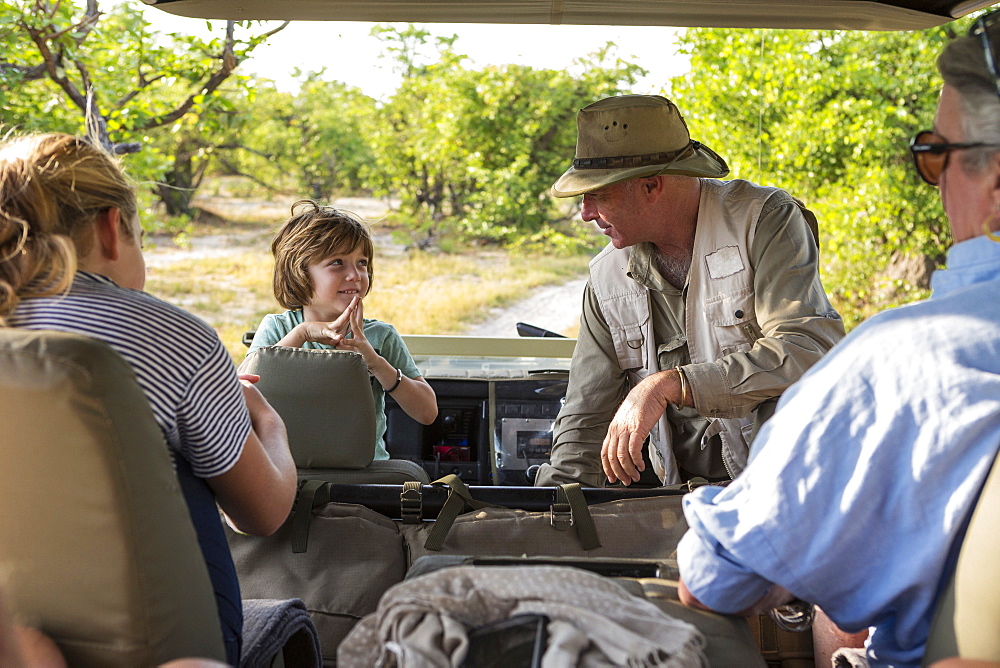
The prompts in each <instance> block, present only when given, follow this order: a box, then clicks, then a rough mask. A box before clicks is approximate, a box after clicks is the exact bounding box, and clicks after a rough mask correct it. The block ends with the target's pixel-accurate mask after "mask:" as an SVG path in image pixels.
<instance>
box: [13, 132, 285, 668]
mask: <svg viewBox="0 0 1000 668" xmlns="http://www.w3.org/2000/svg"><path fill="white" fill-rule="evenodd" d="M141 239H142V230H141V227H140V225H139V219H138V215H137V206H136V199H135V192H134V189H133V187H132V185H131V184H130V182H129V180H128V179H127V178H126V176H125V174H124V173H123V172H122V170H121V169H120V167H119V166H118V164H117V162H116V161H115V160H114V159H113V158H112V157H111V156H110V155H108V154H107V153H105V152H104V150H103V149H101V148H99V147H97V146H95V145H94V144H92V143H91V142H89V141H87V140H85V139H81V138H78V137H73V136H70V135H64V134H40V135H29V136H23V137H15V138H9V139H7V140H6V141H3V142H2V143H0V326H4V327H13V328H23V329H32V330H57V331H63V332H75V333H78V334H83V335H86V336H90V337H93V338H96V339H101V340H103V341H105V342H106V343H107V344H109V345H110V346H111V347H112V348H113V349H114V350H116V351H117V352H118V353H119V354H120V355H121V356H122V357H123V358H124V359H125V360H126V361H127V362H128V363H129V364H130V365H131V366H132V368H133V370H134V371H135V375H136V378H137V380H138V382H139V385H140V387H141V388H142V390H143V391H144V393H145V394H146V396H147V398H148V399H149V402H150V406H151V408H152V410H153V414H154V417H155V419H156V422H157V424H158V425H159V426H160V428H161V430H162V431H163V435H164V439H165V440H166V443H167V445H168V447H169V449H170V452H171V455H172V457H173V460H174V463H175V466H176V469H177V473H178V479H179V481H180V483H181V488H182V490H183V491H184V495H185V499H186V501H187V503H188V509H189V511H190V513H191V516H192V521H193V524H194V526H195V529H196V531H197V533H198V541H199V544H200V546H201V549H202V553H203V555H204V556H205V559H206V562H207V563H208V564H209V573H210V574H211V575H212V582H213V585H214V586H215V590H216V601H217V603H218V606H219V615H220V625H221V627H222V631H223V637H224V640H225V642H226V651H227V660H228V661H229V662H230V663H232V664H238V662H239V654H240V638H241V633H242V605H241V601H240V595H239V585H238V583H237V581H236V573H235V568H234V567H233V563H232V557H231V556H230V554H229V548H228V546H227V544H226V540H225V535H224V533H223V530H222V526H221V523H220V521H219V516H218V511H217V509H216V502H217V503H218V505H219V506H221V507H222V509H223V511H224V512H225V513H226V515H227V516H228V517H229V519H230V521H231V522H232V523H233V525H234V526H235V527H237V528H238V529H240V530H241V531H244V532H247V533H251V534H258V535H267V534H270V533H273V532H274V531H275V530H276V529H277V528H278V527H279V526H280V525H281V524H282V523H283V522H284V521H285V519H286V518H287V517H288V513H289V512H290V509H291V505H292V501H293V499H294V495H295V485H296V476H295V465H294V463H293V461H292V458H291V455H290V453H289V451H288V443H287V437H286V435H285V428H284V424H283V423H282V422H281V419H280V418H279V417H278V414H277V413H276V412H275V411H274V410H273V409H272V408H271V406H270V405H268V403H267V402H266V401H265V400H264V398H263V397H262V396H261V394H260V392H258V391H257V389H256V388H254V387H253V385H252V384H251V382H250V380H251V379H249V378H244V379H241V378H240V377H239V376H237V373H236V369H235V367H234V366H233V364H232V360H231V359H230V358H229V355H228V353H227V352H226V350H225V348H224V347H223V345H222V343H221V342H220V341H219V338H218V336H217V335H216V333H215V331H214V330H213V329H212V328H211V327H209V326H208V325H207V324H205V323H204V322H202V321H201V320H199V319H198V318H195V317H194V316H192V315H191V314H189V313H187V312H186V311H184V310H182V309H180V308H177V307H175V306H173V305H171V304H168V303H166V302H163V301H161V300H159V299H157V298H155V297H153V296H151V295H149V294H147V293H145V292H142V288H143V286H144V284H145V280H146V274H145V261H144V260H143V256H142V249H141Z"/></svg>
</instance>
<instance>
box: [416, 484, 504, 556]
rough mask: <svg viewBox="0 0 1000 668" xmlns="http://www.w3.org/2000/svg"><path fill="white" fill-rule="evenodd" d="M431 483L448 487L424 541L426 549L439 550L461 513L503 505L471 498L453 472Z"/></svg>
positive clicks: (470, 493) (465, 487) (466, 488)
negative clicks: (446, 496) (439, 509)
mask: <svg viewBox="0 0 1000 668" xmlns="http://www.w3.org/2000/svg"><path fill="white" fill-rule="evenodd" d="M431 485H437V486H447V487H448V488H449V489H448V498H447V499H445V502H444V505H443V506H441V512H439V513H438V516H437V520H436V521H435V522H434V526H433V527H431V530H430V533H428V534H427V540H425V541H424V548H426V549H428V550H434V551H435V552H440V551H441V548H443V547H444V540H445V538H447V537H448V532H449V531H451V527H452V525H453V524H455V519H456V518H457V517H458V516H459V515H461V514H462V513H464V512H468V511H469V510H481V509H483V508H503V506H498V505H496V504H493V503H485V502H483V501H477V500H475V499H473V498H472V492H470V491H469V488H468V487H467V486H466V484H465V482H463V481H462V479H461V478H459V477H458V476H457V475H455V474H454V473H452V474H449V475H446V476H445V477H443V478H438V479H437V480H435V481H434V482H432V483H431Z"/></svg>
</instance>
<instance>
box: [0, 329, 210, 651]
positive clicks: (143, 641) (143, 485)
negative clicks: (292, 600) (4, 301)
mask: <svg viewBox="0 0 1000 668" xmlns="http://www.w3.org/2000/svg"><path fill="white" fill-rule="evenodd" d="M0 406H2V407H3V409H2V410H3V428H2V429H0V461H2V462H3V464H2V465H0V507H2V508H3V511H2V512H0V578H2V579H0V587H3V589H4V590H5V594H6V598H7V601H8V603H9V604H10V607H11V609H12V610H13V612H14V614H15V615H16V616H17V617H18V618H20V619H21V620H23V622H24V623H26V624H30V625H36V626H38V627H39V628H41V630H42V631H44V632H45V633H46V634H48V635H49V636H51V637H52V638H53V640H55V641H56V643H57V644H58V645H59V648H60V649H61V650H62V652H63V654H64V656H65V657H66V660H67V662H68V663H69V665H101V666H137V665H158V664H160V663H162V662H165V661H168V660H171V659H175V658H178V657H183V656H207V657H214V658H218V659H224V658H225V650H224V649H223V646H222V634H221V631H220V627H219V617H218V612H217V609H216V605H215V599H214V596H213V593H212V585H211V583H210V581H209V576H208V570H207V568H206V566H205V562H204V558H203V556H202V553H201V550H200V549H199V548H198V542H197V538H196V535H195V531H194V527H193V526H192V524H191V518H190V515H189V514H188V510H187V506H186V504H185V502H184V498H183V496H182V494H181V490H180V487H179V485H178V481H177V476H176V475H175V473H174V470H173V466H172V463H171V461H170V455H169V453H168V450H167V445H166V442H165V441H164V439H163V434H162V432H161V431H160V428H159V427H158V426H157V424H156V421H155V419H154V418H153V413H152V410H151V408H150V406H149V402H148V400H147V399H146V396H145V394H144V393H143V392H142V389H141V388H140V387H139V385H138V383H137V381H136V379H135V376H134V374H133V372H132V368H131V367H130V366H129V364H128V363H127V362H125V360H124V359H122V358H121V356H119V355H118V354H117V353H116V352H115V351H114V350H112V349H111V348H110V347H109V346H107V345H106V344H105V343H103V342H101V341H98V340H95V339H91V338H87V337H84V336H80V335H76V334H67V333H61V332H38V331H22V330H15V329H3V328H0Z"/></svg>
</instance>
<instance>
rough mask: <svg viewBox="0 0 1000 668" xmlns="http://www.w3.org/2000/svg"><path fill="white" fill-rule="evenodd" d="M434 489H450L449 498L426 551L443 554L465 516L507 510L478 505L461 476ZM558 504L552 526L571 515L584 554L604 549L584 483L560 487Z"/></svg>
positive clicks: (438, 482) (437, 482) (553, 509)
mask: <svg viewBox="0 0 1000 668" xmlns="http://www.w3.org/2000/svg"><path fill="white" fill-rule="evenodd" d="M431 484H432V485H438V486H447V487H448V488H449V490H448V498H447V499H445V502H444V505H443V506H442V507H441V512H439V513H438V516H437V521H435V522H434V526H433V527H431V530H430V532H429V533H428V534H427V539H426V540H425V541H424V548H425V549H428V550H433V551H435V552H440V551H441V549H442V548H443V547H444V541H445V539H446V538H447V537H448V533H449V532H450V531H451V528H452V526H454V524H455V520H456V519H457V518H458V516H459V515H461V514H462V513H465V512H468V511H470V510H482V509H483V508H504V507H505V506H498V505H496V504H493V503H486V502H484V501H477V500H476V499H474V498H472V492H470V491H469V488H468V487H467V486H466V484H465V482H463V481H462V479H461V478H459V477H458V476H457V475H454V474H451V475H446V476H445V477H443V478H440V479H438V480H435V481H434V482H432V483H431ZM556 495H557V502H556V503H555V504H553V505H552V507H551V509H550V513H551V514H550V521H551V522H552V526H553V527H556V528H559V527H558V526H557V522H556V520H557V517H558V515H559V514H560V513H566V512H567V511H568V513H569V525H570V526H573V527H575V528H576V533H577V536H578V537H579V539H580V544H581V546H582V547H583V549H584V550H593V549H595V548H598V547H600V546H601V541H600V539H599V538H598V536H597V526H596V525H595V524H594V518H593V517H592V516H591V515H590V509H589V508H588V507H587V499H586V498H585V497H584V496H583V490H582V488H581V487H580V483H571V484H566V485H560V486H559V487H558V488H557V491H556Z"/></svg>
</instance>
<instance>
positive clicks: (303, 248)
mask: <svg viewBox="0 0 1000 668" xmlns="http://www.w3.org/2000/svg"><path fill="white" fill-rule="evenodd" d="M358 248H361V250H362V252H363V253H364V254H365V255H367V256H368V291H369V292H371V289H372V288H371V286H372V283H373V282H374V270H373V267H374V264H375V257H374V256H375V246H374V244H372V235H371V231H370V230H369V228H368V226H367V225H366V224H365V223H364V221H362V220H361V219H360V218H358V217H357V216H355V215H354V214H352V213H350V212H348V211H342V210H340V209H336V208H334V207H332V206H323V205H321V204H319V203H317V202H316V201H314V200H311V199H301V200H299V201H298V202H296V203H295V204H293V205H292V216H291V218H289V219H288V220H286V221H285V224H284V225H282V226H281V229H279V230H278V233H277V234H276V235H275V237H274V241H272V242H271V253H272V254H273V255H274V279H273V286H274V298H275V299H277V300H278V303H279V304H281V306H282V307H283V308H286V309H289V310H294V309H299V308H302V307H303V306H308V305H309V302H311V301H312V297H313V284H312V281H311V280H310V278H309V265H310V264H313V263H314V262H316V261H318V260H322V259H323V258H327V257H330V256H331V255H336V254H338V253H353V252H354V251H355V250H357V249H358ZM365 294H368V293H367V292H366V293H365Z"/></svg>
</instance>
